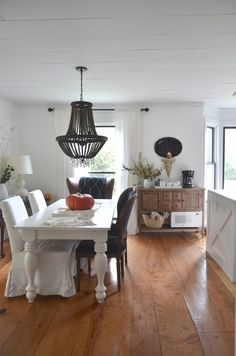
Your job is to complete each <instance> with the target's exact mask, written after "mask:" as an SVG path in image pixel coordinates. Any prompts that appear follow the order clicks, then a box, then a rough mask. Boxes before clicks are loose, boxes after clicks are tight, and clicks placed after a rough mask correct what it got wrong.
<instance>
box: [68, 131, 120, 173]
mask: <svg viewBox="0 0 236 356" xmlns="http://www.w3.org/2000/svg"><path fill="white" fill-rule="evenodd" d="M96 131H97V134H98V135H102V136H106V137H107V138H108V140H107V141H106V143H105V144H104V146H103V147H102V149H101V151H100V152H99V153H98V154H97V155H96V157H94V159H93V162H92V164H91V167H89V168H81V167H79V168H75V169H74V173H75V176H86V175H90V176H96V177H98V176H102V177H110V178H113V177H114V176H115V168H116V132H115V126H114V125H113V126H96Z"/></svg>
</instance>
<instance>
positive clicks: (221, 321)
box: [0, 233, 235, 356]
mask: <svg viewBox="0 0 236 356" xmlns="http://www.w3.org/2000/svg"><path fill="white" fill-rule="evenodd" d="M4 248H5V251H6V256H5V257H4V258H3V259H0V307H1V308H3V307H4V308H6V309H7V312H6V313H5V314H1V315H0V355H1V356H31V355H34V356H45V355H46V356H48V355H50V356H51V355H53V356H56V355H60V356H69V355H70V356H71V355H73V356H80V355H83V356H133V355H135V356H152V355H153V356H154V355H155V356H159V355H162V356H185V355H186V356H203V355H207V356H223V355H224V356H233V355H234V291H235V289H234V285H233V284H232V283H230V282H229V280H228V279H227V277H225V275H224V274H223V273H222V271H221V270H220V269H219V267H218V266H217V265H216V264H215V262H214V261H213V260H212V259H211V258H209V257H206V252H205V239H200V238H199V236H197V235H194V234H192V235H191V234H187V233H186V234H178V235H173V234H172V235H158V236H157V235H156V236H155V235H136V236H129V239H128V266H127V268H126V270H125V278H124V280H123V281H122V288H121V291H120V292H118V291H117V288H116V265H115V260H111V261H110V262H109V265H108V271H107V273H106V277H105V283H106V286H107V298H106V300H105V302H104V303H103V304H101V305H99V304H98V303H97V301H96V299H95V295H94V288H95V286H96V276H95V273H94V270H93V271H92V275H91V276H90V277H89V276H88V275H87V273H82V274H81V290H80V292H78V293H77V294H76V296H74V297H71V298H68V299H66V298H62V297H59V296H49V297H45V296H44V297H43V296H38V297H37V299H36V301H35V302H34V303H33V304H29V303H28V302H27V301H26V299H25V297H24V296H22V297H18V298H11V299H10V298H5V297H4V288H5V283H6V278H7V273H8V270H9V265H10V249H9V244H8V242H5V246H4Z"/></svg>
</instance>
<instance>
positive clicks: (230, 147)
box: [223, 127, 236, 189]
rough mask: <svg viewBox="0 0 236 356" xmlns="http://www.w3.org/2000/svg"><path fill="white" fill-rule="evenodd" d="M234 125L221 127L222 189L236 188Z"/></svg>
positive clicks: (235, 131)
mask: <svg viewBox="0 0 236 356" xmlns="http://www.w3.org/2000/svg"><path fill="white" fill-rule="evenodd" d="M235 152H236V127H224V128H223V189H236V154H235Z"/></svg>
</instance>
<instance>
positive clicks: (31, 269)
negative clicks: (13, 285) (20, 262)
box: [24, 240, 38, 303]
mask: <svg viewBox="0 0 236 356" xmlns="http://www.w3.org/2000/svg"><path fill="white" fill-rule="evenodd" d="M25 251H26V254H25V261H24V262H25V271H26V274H27V277H28V285H27V287H26V298H27V299H28V301H29V303H33V301H34V300H35V298H36V295H37V293H36V285H35V282H34V279H35V274H36V270H37V268H38V254H37V241H36V240H34V241H26V242H25Z"/></svg>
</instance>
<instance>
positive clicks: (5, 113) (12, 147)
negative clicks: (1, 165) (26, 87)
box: [0, 98, 18, 154]
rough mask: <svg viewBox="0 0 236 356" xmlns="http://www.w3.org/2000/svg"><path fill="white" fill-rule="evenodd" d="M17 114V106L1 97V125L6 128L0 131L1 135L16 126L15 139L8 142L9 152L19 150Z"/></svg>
mask: <svg viewBox="0 0 236 356" xmlns="http://www.w3.org/2000/svg"><path fill="white" fill-rule="evenodd" d="M17 116H18V115H17V106H16V105H14V104H13V103H11V102H10V101H8V100H6V99H4V98H0V125H1V128H2V129H3V130H4V132H0V135H1V136H2V135H4V133H5V130H6V131H8V129H9V128H11V127H15V129H14V137H13V140H12V142H10V143H9V144H8V147H7V154H8V153H12V152H14V151H16V150H17V143H18V130H17V127H16V126H17V125H16V122H17Z"/></svg>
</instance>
